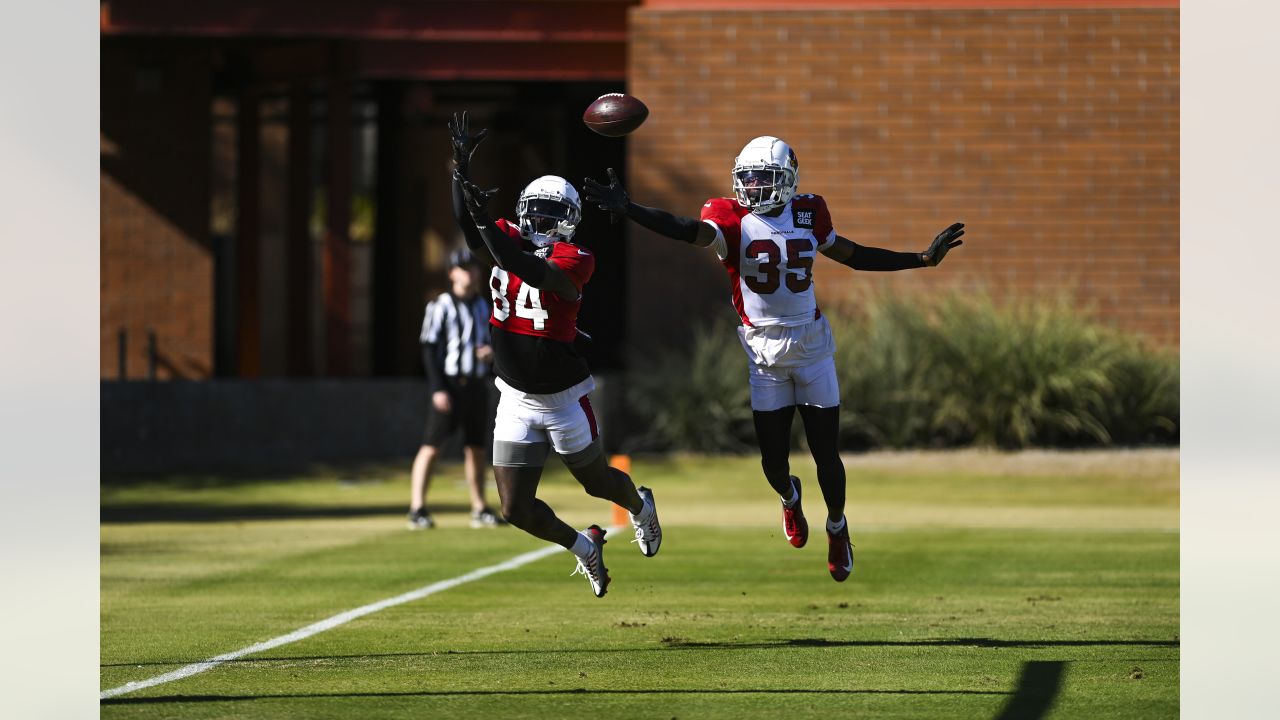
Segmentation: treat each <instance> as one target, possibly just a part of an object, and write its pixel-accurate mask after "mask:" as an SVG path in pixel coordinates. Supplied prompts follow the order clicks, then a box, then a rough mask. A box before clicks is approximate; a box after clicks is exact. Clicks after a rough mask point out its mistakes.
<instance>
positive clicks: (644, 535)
mask: <svg viewBox="0 0 1280 720" xmlns="http://www.w3.org/2000/svg"><path fill="white" fill-rule="evenodd" d="M636 492H637V493H639V494H640V499H641V500H643V501H644V504H645V505H647V506H648V507H649V519H648V520H644V521H641V520H640V519H639V518H637V517H636V516H635V515H631V527H633V528H635V529H636V539H635V540H632V541H631V542H634V543H639V544H640V552H642V553H644V556H645V557H653V556H654V555H657V554H658V548H659V547H661V546H662V526H661V525H659V524H658V506H657V505H655V504H654V502H653V491H652V490H650V489H649V488H647V487H638V488H636ZM641 512H643V511H641Z"/></svg>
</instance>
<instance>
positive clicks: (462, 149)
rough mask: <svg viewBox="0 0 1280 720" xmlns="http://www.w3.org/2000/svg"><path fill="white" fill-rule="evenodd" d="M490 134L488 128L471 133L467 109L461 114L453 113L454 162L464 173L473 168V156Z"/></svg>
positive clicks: (450, 132)
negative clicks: (485, 137)
mask: <svg viewBox="0 0 1280 720" xmlns="http://www.w3.org/2000/svg"><path fill="white" fill-rule="evenodd" d="M488 134H489V129H488V128H485V129H484V130H481V131H480V132H478V133H476V134H475V135H472V134H471V122H470V120H469V119H468V118H467V111H466V110H463V111H462V115H461V116H459V115H458V113H454V114H453V119H452V120H450V121H449V139H450V140H451V141H453V164H454V167H455V168H457V169H458V170H461V171H462V173H463V174H464V175H465V174H466V173H467V172H468V171H469V170H470V168H471V156H472V155H475V154H476V148H477V147H479V146H480V142H481V141H482V140H484V136H485V135H488Z"/></svg>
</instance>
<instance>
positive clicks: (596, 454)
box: [449, 112, 662, 597]
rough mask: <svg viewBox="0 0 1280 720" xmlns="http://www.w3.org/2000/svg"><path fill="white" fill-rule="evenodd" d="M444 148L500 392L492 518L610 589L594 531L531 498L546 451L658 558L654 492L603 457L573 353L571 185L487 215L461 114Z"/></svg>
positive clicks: (552, 182)
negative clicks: (487, 301)
mask: <svg viewBox="0 0 1280 720" xmlns="http://www.w3.org/2000/svg"><path fill="white" fill-rule="evenodd" d="M449 133H450V136H451V137H452V140H453V149H454V163H455V167H454V181H453V208H454V218H455V219H456V220H457V222H458V226H459V227H460V228H462V232H463V234H464V235H465V236H466V239H467V244H468V245H469V246H470V247H471V248H472V250H473V252H474V253H475V254H476V256H477V257H480V258H484V259H485V260H486V261H487V262H489V263H490V264H492V266H493V269H492V271H491V273H490V287H491V290H492V298H493V314H492V316H491V318H490V325H491V328H490V330H491V335H492V344H493V353H494V369H495V370H496V372H497V375H498V379H497V381H496V383H497V386H498V389H499V390H500V391H501V393H502V397H501V400H500V401H499V403H498V412H497V419H496V421H495V423H494V432H493V471H494V479H495V480H496V485H497V486H498V495H499V496H500V497H501V498H502V515H503V517H504V518H505V519H506V520H507V522H509V523H511V524H512V525H515V526H516V527H518V528H520V529H521V530H524V531H525V532H527V533H529V534H531V535H534V536H536V537H539V538H542V539H543V540H547V541H548V542H553V543H557V544H559V545H562V546H564V547H565V548H567V549H568V550H570V551H572V552H573V553H574V555H576V556H577V557H578V567H577V570H576V571H575V572H581V573H582V574H584V575H585V576H586V577H587V580H588V581H589V582H590V583H591V589H592V592H594V593H595V595H596V597H603V596H604V594H605V591H606V590H607V589H608V586H609V572H608V569H607V568H606V567H605V565H604V555H603V547H604V531H603V530H601V529H600V526H599V525H592V526H591V527H589V528H587V530H586V531H584V532H581V533H579V532H578V531H576V530H574V529H573V528H572V527H570V526H569V525H567V524H566V523H565V522H564V521H563V520H561V519H560V518H558V517H556V514H555V512H553V511H552V510H551V508H550V507H548V506H547V504H546V503H544V502H542V501H541V500H539V499H538V498H537V490H538V482H539V480H540V479H541V477H542V467H543V464H544V463H545V461H546V458H547V453H548V451H549V450H555V451H556V453H558V454H559V455H560V457H561V459H562V460H563V461H564V464H565V465H566V466H567V467H568V468H569V471H570V472H571V473H573V476H574V477H575V478H576V479H577V480H578V482H579V483H581V484H582V487H583V488H585V489H586V491H587V493H588V494H590V495H593V496H595V497H598V498H603V499H605V500H609V501H611V502H613V503H616V504H617V505H620V506H622V507H624V508H627V510H628V511H630V513H631V524H632V526H633V527H634V528H635V537H636V542H637V543H639V545H640V551H641V552H642V553H643V554H644V555H645V556H646V557H653V556H654V555H656V554H657V552H658V548H659V546H660V545H661V543H662V528H661V526H660V525H659V524H658V513H657V510H656V508H655V507H654V502H653V492H652V491H651V490H649V489H648V488H644V487H641V488H636V486H635V484H634V483H632V481H631V477H630V476H628V475H627V474H626V473H624V472H622V471H621V470H618V469H617V468H611V467H609V465H608V462H607V461H606V458H605V453H604V448H603V445H602V443H601V441H600V433H599V429H598V427H597V425H596V418H595V414H594V412H593V411H592V409H591V401H590V399H589V398H588V397H587V395H588V393H590V392H591V391H592V390H593V389H595V381H594V380H593V379H592V377H591V371H590V369H588V367H587V363H586V360H585V359H584V358H583V357H582V356H581V355H580V354H578V352H577V351H575V349H574V341H575V339H576V338H577V336H578V334H579V332H578V326H577V320H578V307H579V306H580V305H581V303H582V289H583V287H584V286H585V285H586V284H587V281H588V280H590V279H591V273H592V271H593V270H595V262H596V261H595V256H594V255H592V253H591V251H590V250H587V249H586V248H583V247H581V246H579V245H575V244H573V242H572V240H573V235H574V232H575V231H576V230H577V226H578V223H579V221H580V220H581V219H582V204H581V202H580V201H579V199H578V191H577V190H575V189H574V187H573V185H571V184H569V183H568V182H567V181H566V180H564V178H560V177H556V176H554V175H545V176H543V177H540V178H538V179H536V180H534V181H533V182H531V183H529V185H528V186H527V187H525V189H524V191H523V192H521V193H520V199H519V202H517V203H516V216H517V218H518V221H517V222H515V223H512V222H509V221H507V220H503V219H498V220H493V219H492V218H491V217H490V215H489V213H488V211H487V210H486V209H485V205H486V204H487V203H488V201H489V199H490V197H491V196H492V194H493V192H494V191H492V190H490V191H486V190H481V189H480V188H479V187H477V186H476V185H475V184H473V183H472V182H471V181H470V180H469V179H468V172H469V164H470V160H471V156H472V154H474V153H475V149H476V146H477V145H479V143H480V141H481V140H482V139H484V135H485V131H484V130H481V131H480V132H478V133H476V134H474V135H473V134H472V133H471V131H470V128H469V122H468V117H467V113H465V112H464V113H462V115H461V116H456V115H455V116H454V118H453V121H452V122H450V123H449Z"/></svg>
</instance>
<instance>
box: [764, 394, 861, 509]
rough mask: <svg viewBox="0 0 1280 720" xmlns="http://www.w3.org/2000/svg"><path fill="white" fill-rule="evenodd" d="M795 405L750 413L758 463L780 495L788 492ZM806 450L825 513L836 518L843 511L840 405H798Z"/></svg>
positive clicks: (789, 488)
mask: <svg viewBox="0 0 1280 720" xmlns="http://www.w3.org/2000/svg"><path fill="white" fill-rule="evenodd" d="M795 409H796V406H794V405H789V406H787V407H784V408H780V409H778V410H770V411H767V412H761V411H758V410H757V411H754V412H752V413H751V415H752V418H753V419H754V420H755V426H756V440H757V442H758V443H759V445H760V467H761V468H762V469H763V470H764V476H765V479H766V480H768V481H769V486H770V487H772V488H773V491H774V492H776V493H778V494H779V495H781V496H783V497H788V496H790V495H791V463H790V460H789V456H790V454H791V419H792V418H793V417H794V416H795ZM800 420H801V421H802V422H803V423H804V433H805V438H806V439H807V440H808V441H809V452H810V453H812V454H813V460H814V462H815V463H816V464H817V466H818V485H819V487H821V488H822V498H823V500H825V501H826V504H827V517H828V518H829V519H832V520H839V519H840V518H841V517H842V516H843V515H844V501H845V475H844V463H843V462H841V460H840V443H839V437H840V407H839V406H838V405H837V406H836V407H829V408H820V407H813V406H812V405H801V406H800Z"/></svg>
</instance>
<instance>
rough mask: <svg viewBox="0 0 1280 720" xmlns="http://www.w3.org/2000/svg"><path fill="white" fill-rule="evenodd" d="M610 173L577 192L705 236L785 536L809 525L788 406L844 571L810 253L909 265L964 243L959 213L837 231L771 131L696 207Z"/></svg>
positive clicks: (832, 396)
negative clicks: (725, 297) (691, 211)
mask: <svg viewBox="0 0 1280 720" xmlns="http://www.w3.org/2000/svg"><path fill="white" fill-rule="evenodd" d="M608 173H609V184H608V185H605V184H603V183H600V182H597V181H595V180H593V179H591V178H587V179H586V180H585V183H584V186H583V193H582V194H583V196H584V197H585V198H586V200H587V201H589V202H593V203H595V204H596V205H598V206H599V207H600V209H602V210H607V211H609V212H611V213H613V215H614V216H615V217H618V216H625V217H628V218H631V219H632V220H634V221H635V222H637V223H639V224H640V225H642V226H644V227H646V228H648V229H650V230H653V231H654V232H656V233H659V234H662V235H666V236H667V237H670V238H674V239H676V240H683V241H685V242H688V243H691V244H693V245H697V246H699V247H712V248H714V249H715V251H716V255H717V256H719V258H720V260H721V262H723V263H724V267H725V270H726V271H727V272H728V273H729V281H730V285H731V294H732V301H733V306H734V309H735V310H737V312H738V317H739V319H740V320H741V322H742V324H741V326H740V327H739V328H738V334H739V337H740V339H741V341H742V348H743V350H745V351H746V353H747V358H748V360H749V363H748V372H749V378H750V383H751V409H752V414H753V416H754V420H755V428H756V439H757V441H758V442H759V444H760V464H761V466H762V468H763V469H764V475H765V478H766V479H768V481H769V485H770V486H771V487H772V488H773V489H774V491H775V492H777V493H778V495H779V496H780V497H781V499H782V525H783V530H784V532H785V533H786V537H787V540H788V541H789V542H790V543H791V544H792V545H794V546H795V547H797V548H799V547H804V545H805V543H806V542H807V541H808V537H809V525H808V522H807V521H806V520H805V517H804V511H803V510H802V509H801V505H800V499H801V489H800V480H799V478H797V477H795V476H794V475H792V474H791V470H790V464H789V460H788V456H789V454H790V437H791V421H792V418H793V417H794V415H795V411H796V408H797V407H799V408H800V419H801V420H802V421H803V422H804V429H805V436H806V437H807V439H808V441H809V448H810V450H811V452H812V453H813V459H814V461H815V462H816V463H817V466H818V485H819V487H820V488H821V489H822V496H823V499H824V500H825V501H826V505H827V522H826V529H827V569H828V571H829V572H830V573H831V577H833V578H835V580H836V581H837V582H843V581H844V580H845V579H847V578H848V577H849V573H850V572H852V570H853V548H852V545H851V544H850V542H849V526H848V522H847V521H846V520H845V516H844V505H845V473H844V463H843V462H841V460H840V448H839V444H838V436H839V430H840V389H839V386H838V384H837V381H836V369H835V361H834V358H833V355H834V353H835V341H834V339H833V338H832V335H831V326H830V325H829V324H828V323H827V319H826V318H824V317H823V316H822V313H821V312H820V311H819V310H818V305H817V302H816V300H815V299H814V294H813V263H814V260H815V257H816V254H817V253H819V252H821V253H822V254H823V255H826V256H827V257H829V258H831V259H832V260H835V261H836V262H838V263H842V264H844V265H848V266H849V267H851V268H853V269H855V270H906V269H909V268H918V267H930V266H934V265H937V264H938V263H940V262H942V259H943V258H944V257H946V255H947V252H948V251H949V250H951V249H952V248H954V247H956V246H958V245H960V244H962V241H961V240H960V236H961V235H963V234H964V225H963V223H955V224H954V225H951V226H950V227H948V228H947V229H946V230H943V231H942V232H941V233H939V234H938V236H937V237H935V238H934V240H933V243H932V244H930V246H929V249H928V250H925V251H924V252H921V253H913V252H893V251H891V250H884V249H881V248H875V247H868V246H865V245H858V244H857V243H854V242H853V241H852V240H849V239H847V238H844V237H842V236H840V235H838V234H836V231H835V229H834V227H832V224H831V214H830V213H829V212H828V211H827V204H826V202H825V201H824V200H823V199H822V196H821V195H797V194H796V186H797V184H798V182H799V179H800V172H799V165H798V163H797V162H796V154H795V152H793V151H792V150H791V147H790V146H789V145H787V144H786V143H785V142H783V141H781V140H779V139H778V138H776V137H771V136H764V137H758V138H755V139H754V140H752V141H751V142H749V143H747V145H746V147H744V148H742V152H740V153H739V154H738V157H737V159H736V160H735V161H734V165H733V194H734V197H732V198H712V199H711V200H708V201H707V202H706V204H705V205H703V206H702V213H701V218H700V219H699V220H694V219H693V218H688V217H680V216H677V215H673V214H671V213H669V212H666V211H664V210H659V209H657V208H651V207H645V206H644V205H639V204H637V203H634V202H632V201H631V198H630V197H629V196H628V194H627V191H626V188H624V187H623V186H622V183H621V182H619V181H618V178H617V175H615V174H614V171H613V168H609V170H608Z"/></svg>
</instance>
